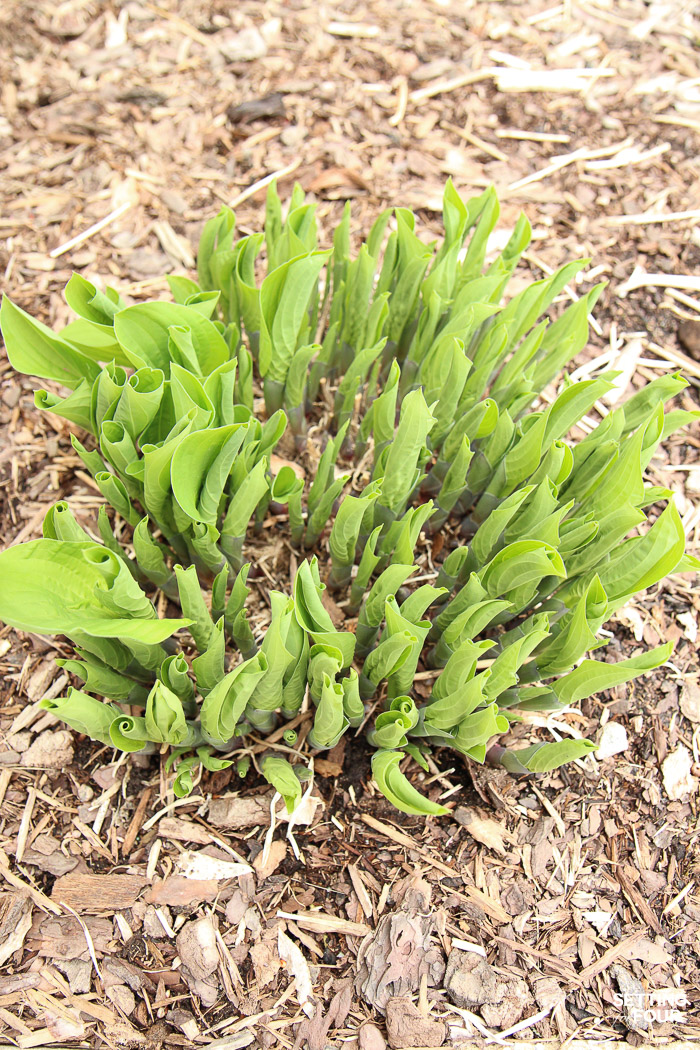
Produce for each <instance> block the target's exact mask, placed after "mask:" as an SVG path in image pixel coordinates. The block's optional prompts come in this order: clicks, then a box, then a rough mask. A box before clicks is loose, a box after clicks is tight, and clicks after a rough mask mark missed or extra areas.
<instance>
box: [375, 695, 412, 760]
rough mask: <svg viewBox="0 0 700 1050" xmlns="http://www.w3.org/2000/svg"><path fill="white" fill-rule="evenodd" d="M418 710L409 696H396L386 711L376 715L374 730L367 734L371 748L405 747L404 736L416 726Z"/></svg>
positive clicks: (391, 748)
mask: <svg viewBox="0 0 700 1050" xmlns="http://www.w3.org/2000/svg"><path fill="white" fill-rule="evenodd" d="M418 717H419V716H418V710H417V708H416V705H415V702H414V701H413V700H412V699H411V697H410V696H397V697H394V699H393V700H392V701H391V706H390V708H389V710H388V711H382V712H381V714H379V715H377V717H376V719H375V722H374V729H373V730H372V731H371V732H370V733H368V734H367V740H368V741H369V743H370V744H371V745H372V747H380V748H386V749H387V750H390V751H391V750H393V749H394V748H397V747H405V746H406V743H407V738H406V734H407V733H410V731H411V730H412V729H413V728H414V727H415V726H416V725H417V724H418Z"/></svg>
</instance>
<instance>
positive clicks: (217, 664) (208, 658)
mask: <svg viewBox="0 0 700 1050" xmlns="http://www.w3.org/2000/svg"><path fill="white" fill-rule="evenodd" d="M225 654H226V637H225V635H224V618H223V616H221V617H219V619H218V620H217V621H216V623H215V624H214V630H213V631H212V632H211V634H210V635H209V644H208V645H207V648H206V649H205V650H204V651H203V652H200V654H199V656H197V657H195V659H194V660H193V661H192V670H193V671H194V673H195V677H196V679H197V690H198V691H199V692H200V693H201V694H202V696H206V695H207V693H209V692H211V690H212V689H213V688H214V686H215V685H216V683H217V682H219V681H221V679H222V678H223V674H224V661H225Z"/></svg>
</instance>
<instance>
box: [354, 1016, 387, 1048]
mask: <svg viewBox="0 0 700 1050" xmlns="http://www.w3.org/2000/svg"><path fill="white" fill-rule="evenodd" d="M358 1041H359V1044H360V1050H386V1041H385V1039H384V1036H383V1035H382V1033H381V1032H380V1030H379V1029H378V1028H377V1026H376V1024H372V1022H371V1021H368V1022H367V1024H363V1025H362V1028H360V1031H359V1035H358Z"/></svg>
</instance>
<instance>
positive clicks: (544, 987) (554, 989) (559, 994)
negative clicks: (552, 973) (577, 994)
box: [532, 977, 566, 1010]
mask: <svg viewBox="0 0 700 1050" xmlns="http://www.w3.org/2000/svg"><path fill="white" fill-rule="evenodd" d="M532 990H533V992H534V993H535V1002H536V1003H537V1005H538V1006H539V1008H540V1010H554V1009H555V1007H557V1006H559V1005H560V1003H563V1002H564V1001H565V999H566V995H565V993H564V990H563V989H562V988H561V987H560V985H559V983H558V982H557V981H556V980H555V979H554V978H553V977H540V978H539V979H538V980H536V981H534V983H533V986H532Z"/></svg>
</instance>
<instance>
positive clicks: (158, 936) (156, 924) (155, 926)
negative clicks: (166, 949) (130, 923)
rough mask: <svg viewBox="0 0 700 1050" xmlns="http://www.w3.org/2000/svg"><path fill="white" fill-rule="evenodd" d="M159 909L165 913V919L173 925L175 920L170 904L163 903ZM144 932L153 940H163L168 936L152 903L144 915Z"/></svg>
mask: <svg viewBox="0 0 700 1050" xmlns="http://www.w3.org/2000/svg"><path fill="white" fill-rule="evenodd" d="M159 910H160V911H161V912H162V913H163V918H164V919H165V921H166V922H167V923H168V924H169V925H170V926H171V927H172V924H173V921H172V916H171V914H170V909H169V908H168V906H167V905H166V904H162V905H161V906H160V909H159ZM143 933H144V936H145V937H150V938H151V940H153V941H161V940H163V938H164V937H167V936H168V934H167V933H166V931H165V928H164V926H163V923H162V922H161V921H160V919H159V918H158V915H157V914H156V909H155V908H154V907H153V905H152V904H149V905H148V907H147V908H146V912H145V914H144V917H143Z"/></svg>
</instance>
